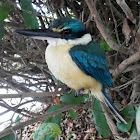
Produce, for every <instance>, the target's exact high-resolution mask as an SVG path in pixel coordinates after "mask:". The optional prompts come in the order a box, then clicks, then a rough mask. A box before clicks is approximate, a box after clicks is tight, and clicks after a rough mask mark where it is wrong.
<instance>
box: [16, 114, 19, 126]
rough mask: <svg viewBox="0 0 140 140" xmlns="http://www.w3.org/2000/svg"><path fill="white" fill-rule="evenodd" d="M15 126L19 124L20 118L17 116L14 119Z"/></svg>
mask: <svg viewBox="0 0 140 140" xmlns="http://www.w3.org/2000/svg"><path fill="white" fill-rule="evenodd" d="M16 124H20V117H19V115H18V116H17V117H16Z"/></svg>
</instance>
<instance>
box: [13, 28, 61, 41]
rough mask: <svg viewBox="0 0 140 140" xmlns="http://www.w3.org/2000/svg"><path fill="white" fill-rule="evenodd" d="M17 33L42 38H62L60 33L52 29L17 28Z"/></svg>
mask: <svg viewBox="0 0 140 140" xmlns="http://www.w3.org/2000/svg"><path fill="white" fill-rule="evenodd" d="M15 32H16V33H19V34H22V35H25V36H28V37H31V38H35V39H40V40H47V38H48V37H49V38H61V36H60V34H58V33H57V32H54V31H52V30H50V29H25V30H15Z"/></svg>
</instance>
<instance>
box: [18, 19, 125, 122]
mask: <svg viewBox="0 0 140 140" xmlns="http://www.w3.org/2000/svg"><path fill="white" fill-rule="evenodd" d="M16 32H17V33H19V34H22V35H25V36H28V37H31V38H34V39H40V40H47V42H48V44H49V45H48V46H47V48H46V51H45V59H46V63H47V65H48V68H49V70H50V71H51V73H52V74H53V75H54V76H55V77H56V78H57V79H58V80H60V81H61V82H63V83H65V84H66V85H67V86H68V87H70V88H72V89H74V90H76V91H77V92H79V91H80V90H81V89H88V90H90V91H91V95H94V96H95V97H96V98H97V99H98V100H100V101H101V102H103V103H105V105H106V106H107V107H108V108H109V109H110V111H111V112H112V114H114V115H113V116H114V117H115V119H116V120H117V121H119V122H124V123H125V124H126V123H127V122H126V121H125V120H124V118H123V117H122V116H121V115H120V113H119V111H118V110H117V108H116V107H115V105H114V104H113V103H112V101H111V100H110V99H109V97H108V95H107V92H106V89H109V88H110V87H112V86H113V81H112V78H111V75H110V73H109V67H108V63H107V59H106V54H105V51H104V50H103V49H102V48H101V47H100V46H99V45H98V44H97V43H95V42H93V41H92V37H91V35H90V33H89V31H88V30H87V29H86V27H85V26H84V24H83V23H82V22H81V21H80V20H77V19H74V18H68V17H63V18H58V19H55V20H53V21H52V22H51V23H50V25H49V28H47V29H25V30H16Z"/></svg>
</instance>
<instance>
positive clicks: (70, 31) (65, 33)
mask: <svg viewBox="0 0 140 140" xmlns="http://www.w3.org/2000/svg"><path fill="white" fill-rule="evenodd" d="M62 32H63V35H70V34H71V33H72V30H71V29H65V30H63V31H62Z"/></svg>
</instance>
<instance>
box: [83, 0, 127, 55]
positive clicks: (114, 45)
mask: <svg viewBox="0 0 140 140" xmlns="http://www.w3.org/2000/svg"><path fill="white" fill-rule="evenodd" d="M85 1H86V3H87V5H88V7H89V9H90V12H91V15H92V16H93V17H94V21H95V23H96V25H97V28H98V29H99V31H100V33H101V34H102V36H103V37H104V39H105V41H106V42H107V43H108V44H109V46H110V47H111V48H112V49H113V50H116V51H119V52H122V53H124V54H129V50H128V49H127V48H120V47H119V45H118V44H117V43H114V42H113V41H112V40H111V38H110V36H109V34H108V33H107V31H106V29H105V27H104V25H103V24H102V23H103V21H102V20H101V18H100V16H99V13H98V12H97V10H96V7H95V4H94V3H93V1H92V0H85Z"/></svg>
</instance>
